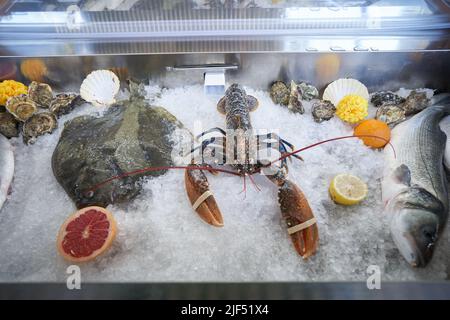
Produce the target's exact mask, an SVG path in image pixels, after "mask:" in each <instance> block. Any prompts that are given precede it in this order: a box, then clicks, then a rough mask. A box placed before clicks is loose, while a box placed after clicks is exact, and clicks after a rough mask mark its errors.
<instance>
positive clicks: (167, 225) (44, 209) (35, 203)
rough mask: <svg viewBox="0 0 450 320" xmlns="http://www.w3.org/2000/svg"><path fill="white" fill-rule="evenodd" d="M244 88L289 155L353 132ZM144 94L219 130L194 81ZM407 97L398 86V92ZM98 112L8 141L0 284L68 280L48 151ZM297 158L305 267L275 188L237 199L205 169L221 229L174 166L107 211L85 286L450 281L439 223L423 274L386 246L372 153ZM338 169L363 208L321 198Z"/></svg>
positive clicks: (332, 151)
mask: <svg viewBox="0 0 450 320" xmlns="http://www.w3.org/2000/svg"><path fill="white" fill-rule="evenodd" d="M247 90H248V93H249V94H252V95H254V96H255V97H257V98H258V99H259V102H260V106H259V108H258V109H257V110H256V111H255V112H253V113H252V114H251V119H252V124H253V126H254V127H255V128H263V129H277V130H278V132H279V134H280V136H281V137H282V138H284V139H286V140H288V141H290V142H292V143H293V144H294V145H295V146H296V147H297V148H300V147H304V146H306V145H309V144H311V143H314V142H318V141H320V140H324V139H328V138H332V137H337V136H343V135H351V134H352V129H351V128H350V127H349V126H347V125H345V124H344V123H342V122H341V121H340V120H339V119H337V118H336V117H335V118H333V119H331V120H330V121H325V122H323V123H321V124H317V123H315V122H314V121H313V118H312V116H311V113H310V108H311V104H312V103H313V102H314V101H311V102H306V101H305V102H304V106H305V109H306V112H305V114H304V115H294V114H291V113H290V112H289V111H288V110H287V109H286V108H284V107H281V106H277V105H274V104H273V103H272V101H271V99H270V97H269V95H268V93H267V92H263V91H255V90H252V89H250V88H248V89H247ZM147 92H148V95H149V100H150V101H151V102H152V104H154V105H160V106H164V107H165V108H167V109H168V110H169V111H170V112H172V113H173V114H174V115H175V116H177V117H178V119H179V120H180V121H181V122H183V123H184V125H185V126H186V127H187V128H189V129H190V130H191V131H193V133H194V134H197V133H199V132H198V131H199V130H201V129H203V130H206V129H209V128H212V127H222V128H223V127H224V126H225V119H224V117H223V116H222V115H221V114H219V113H218V112H217V110H216V107H215V105H216V101H217V100H216V99H215V98H213V97H209V96H205V95H204V94H203V88H202V87H201V86H186V87H180V88H175V89H160V88H158V87H156V86H150V87H148V88H147ZM408 93H409V91H408V90H401V91H400V94H401V95H402V96H406V95H407V94H408ZM371 109H372V110H371V111H372V112H373V111H374V110H373V109H374V108H372V107H371ZM103 111H104V110H99V109H96V108H93V107H92V106H89V105H84V106H82V107H80V108H77V109H75V111H74V112H73V113H71V114H69V115H66V116H64V117H63V118H62V119H61V120H60V121H59V128H58V130H57V131H56V132H54V133H53V134H52V135H45V136H43V137H40V138H39V139H38V140H37V142H36V144H34V145H32V146H25V145H24V144H23V143H22V141H21V138H16V139H13V140H11V141H12V143H13V145H14V146H15V155H16V173H15V180H14V183H13V188H12V194H11V196H10V197H9V200H8V202H7V203H6V204H5V206H4V207H3V208H2V210H1V212H0V252H1V255H0V281H65V279H66V276H67V275H66V273H65V271H66V268H67V266H68V265H69V264H68V263H67V262H65V261H63V259H62V258H61V257H59V256H58V254H57V251H56V247H55V239H56V235H57V232H58V230H59V227H60V226H61V224H62V223H63V221H64V220H65V219H66V218H67V217H68V216H69V214H71V213H72V212H73V211H74V210H75V206H74V204H73V203H72V202H71V200H70V199H69V197H68V196H67V195H66V194H65V192H64V191H63V189H62V188H61V187H60V186H59V185H58V183H57V182H56V179H55V178H54V176H53V174H52V170H51V156H52V152H53V149H54V148H55V146H56V144H57V142H58V139H59V135H60V133H61V131H62V128H63V123H64V122H65V121H67V120H69V119H72V118H74V117H76V116H78V115H82V114H88V113H91V114H97V115H99V114H100V113H101V112H103ZM200 120H201V128H199V126H198V124H199V121H200ZM301 155H302V157H303V158H304V160H305V161H304V162H300V161H297V160H295V159H294V160H293V161H292V162H291V163H289V165H290V172H289V178H290V179H291V180H292V181H294V182H295V183H297V184H298V185H299V187H300V188H301V189H302V190H303V191H304V193H305V194H306V196H307V198H308V201H309V203H310V205H311V207H312V209H313V211H314V214H315V216H316V218H317V220H318V223H319V232H320V246H319V250H318V252H317V254H316V255H315V256H313V257H312V258H310V259H309V260H307V261H304V260H303V259H302V258H301V257H299V256H298V255H297V253H296V252H295V250H294V248H293V246H292V244H291V241H290V239H289V237H288V235H287V232H286V229H285V227H284V225H283V224H282V222H281V219H280V216H281V215H280V212H279V208H278V205H277V199H276V187H275V186H274V185H272V184H271V183H270V182H269V181H268V180H267V179H266V178H265V177H263V176H258V177H256V182H257V183H258V185H259V186H260V187H261V189H262V190H261V191H257V190H256V189H255V188H254V187H252V186H251V185H248V186H247V191H246V195H245V197H244V194H242V193H240V192H241V190H242V188H243V183H242V179H241V178H238V177H236V176H230V175H227V174H219V175H218V176H212V175H210V174H208V179H209V181H210V184H211V189H212V191H213V192H214V195H215V198H216V200H217V202H218V204H219V206H220V208H221V211H222V213H223V216H224V222H225V226H224V227H223V228H214V227H212V226H209V225H207V224H205V223H204V222H203V221H202V220H201V219H200V218H199V217H198V216H197V214H196V213H195V212H194V211H193V210H192V208H191V206H190V203H189V201H188V199H187V196H186V193H185V190H184V181H183V175H184V173H183V171H181V170H172V171H169V172H168V173H167V174H166V175H164V176H161V177H159V178H154V179H149V180H148V181H146V182H145V183H144V185H143V191H142V193H141V194H140V195H139V196H138V198H136V199H135V200H134V201H132V202H130V203H129V204H127V205H121V206H110V207H109V208H108V209H110V210H111V211H112V212H113V213H114V215H115V217H116V219H117V222H118V229H119V233H118V236H117V239H116V241H115V243H114V245H113V247H112V249H111V250H110V251H109V252H108V253H107V254H106V255H105V256H103V257H101V258H100V259H97V260H96V261H94V262H91V263H88V264H84V265H82V266H81V271H82V281H309V280H312V281H336V280H360V281H365V279H366V278H367V273H366V270H367V267H368V266H369V265H378V266H379V267H380V268H381V271H382V280H436V279H445V278H446V277H448V276H447V273H448V271H449V270H447V269H446V268H448V265H450V264H449V261H448V259H449V258H448V255H447V252H448V251H449V248H450V240H449V237H448V234H449V231H448V228H447V230H446V231H445V232H444V235H443V239H441V242H440V244H439V248H437V250H436V252H435V257H434V259H433V261H432V263H431V264H430V265H429V266H428V267H427V268H426V269H425V270H417V269H412V268H411V267H409V265H407V263H406V262H405V261H404V260H403V258H402V257H401V256H400V254H399V253H398V251H397V249H396V248H395V245H394V243H393V242H392V240H391V237H390V234H389V231H388V228H387V221H388V220H387V217H385V216H383V213H382V211H383V210H382V204H381V188H380V179H381V173H382V166H383V156H382V153H381V152H379V151H374V150H371V149H369V148H367V147H366V146H364V145H363V144H362V142H361V141H360V140H358V139H347V140H341V141H335V142H331V143H327V144H324V145H321V146H319V147H316V148H313V149H309V150H307V151H305V152H303V153H302V154H301ZM343 172H348V173H352V174H355V175H357V176H360V177H361V178H362V179H363V180H365V181H366V182H367V183H368V185H369V195H368V198H367V199H366V200H365V201H364V202H363V203H362V204H360V205H357V206H353V207H343V206H339V205H336V204H335V203H334V202H332V201H331V200H330V198H329V196H328V190H327V188H328V184H329V181H330V180H331V178H332V177H333V176H334V175H336V174H338V173H343Z"/></svg>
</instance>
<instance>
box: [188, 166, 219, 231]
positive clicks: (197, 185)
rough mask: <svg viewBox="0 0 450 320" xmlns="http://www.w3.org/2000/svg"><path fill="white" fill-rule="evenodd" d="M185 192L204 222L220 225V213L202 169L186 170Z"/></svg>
mask: <svg viewBox="0 0 450 320" xmlns="http://www.w3.org/2000/svg"><path fill="white" fill-rule="evenodd" d="M184 182H185V186H186V192H187V195H188V197H189V200H190V202H191V204H192V208H193V209H194V210H195V211H196V212H197V213H198V215H199V216H200V218H202V219H203V220H204V221H205V222H207V223H209V224H211V225H213V226H215V227H222V226H223V219H222V213H221V212H220V209H219V207H218V206H217V203H216V200H215V199H214V196H213V195H212V192H211V191H210V190H209V183H208V179H207V178H206V175H205V173H204V172H203V171H202V170H189V169H188V170H186V171H185V174H184Z"/></svg>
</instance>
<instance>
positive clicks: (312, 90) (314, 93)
mask: <svg viewBox="0 0 450 320" xmlns="http://www.w3.org/2000/svg"><path fill="white" fill-rule="evenodd" d="M292 84H295V82H293V81H292V82H291V86H292ZM296 87H297V88H296V89H297V91H298V93H299V96H300V98H301V99H303V100H306V101H310V100H312V99H316V98H318V97H319V90H317V88H316V87H314V86H313V85H310V84H308V83H306V82H301V83H299V84H296Z"/></svg>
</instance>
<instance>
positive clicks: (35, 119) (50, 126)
mask: <svg viewBox="0 0 450 320" xmlns="http://www.w3.org/2000/svg"><path fill="white" fill-rule="evenodd" d="M57 126H58V122H57V121H56V117H55V115H54V114H53V113H51V112H47V111H46V112H41V113H36V114H34V115H33V116H31V117H30V118H29V119H28V120H27V121H25V123H24V124H23V128H22V135H23V141H24V142H25V143H26V144H29V143H30V144H33V143H35V142H36V139H37V137H38V136H41V135H43V134H46V133H52V132H53V130H55V129H56V127H57Z"/></svg>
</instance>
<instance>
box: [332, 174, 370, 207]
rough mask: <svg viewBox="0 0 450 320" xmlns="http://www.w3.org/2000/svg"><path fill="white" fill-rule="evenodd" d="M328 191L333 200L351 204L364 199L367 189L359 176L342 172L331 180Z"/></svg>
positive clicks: (347, 204)
mask: <svg viewBox="0 0 450 320" xmlns="http://www.w3.org/2000/svg"><path fill="white" fill-rule="evenodd" d="M329 191H330V195H331V198H332V199H333V200H334V202H336V203H339V204H343V205H346V206H351V205H354V204H357V203H359V202H361V201H362V200H364V198H365V197H366V196H367V192H368V189H367V185H366V184H365V183H364V181H362V180H361V179H360V178H358V177H355V176H353V175H350V174H345V173H344V174H338V175H337V176H335V177H334V178H333V180H331V183H330V188H329Z"/></svg>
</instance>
